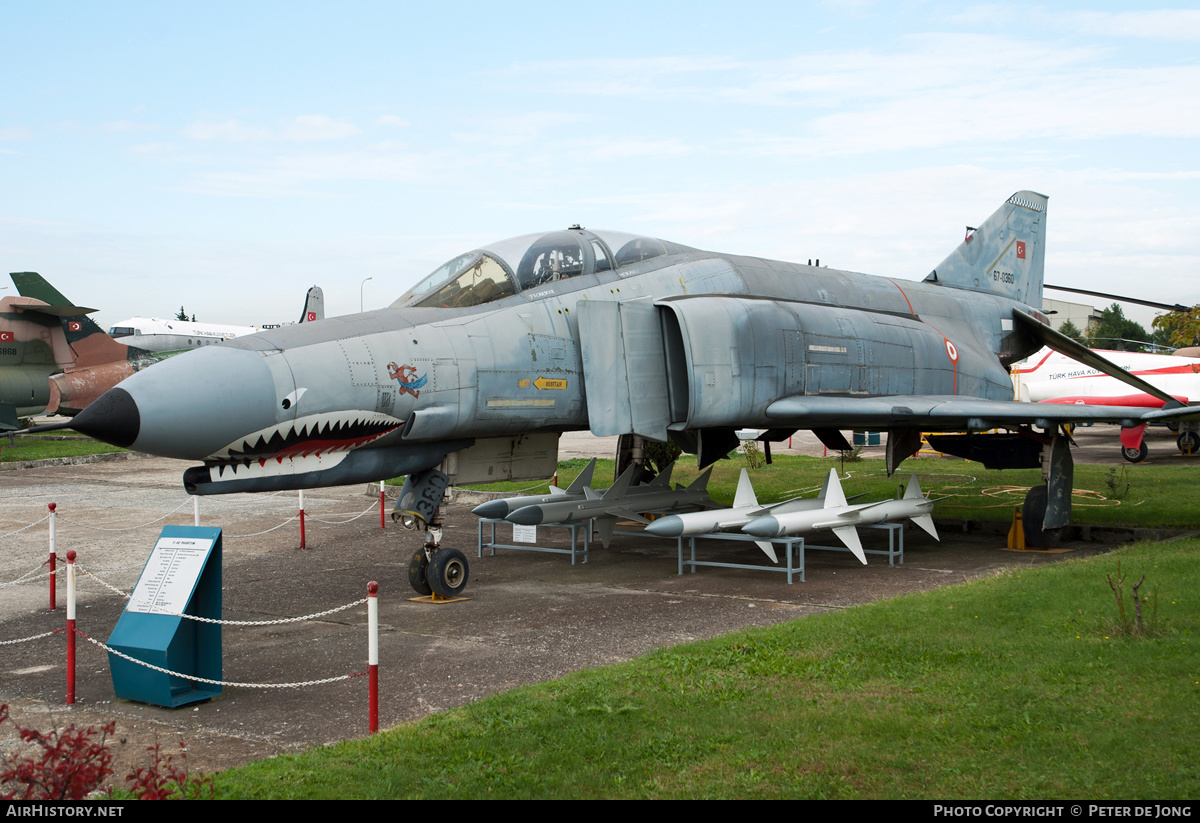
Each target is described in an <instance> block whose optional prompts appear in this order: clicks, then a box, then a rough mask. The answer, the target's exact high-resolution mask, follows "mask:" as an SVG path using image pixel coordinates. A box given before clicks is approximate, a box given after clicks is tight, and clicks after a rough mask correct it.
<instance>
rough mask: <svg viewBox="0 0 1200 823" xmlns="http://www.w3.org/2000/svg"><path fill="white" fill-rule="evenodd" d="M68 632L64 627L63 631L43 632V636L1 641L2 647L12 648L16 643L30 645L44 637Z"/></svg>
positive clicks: (36, 635) (37, 635)
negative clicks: (30, 642)
mask: <svg viewBox="0 0 1200 823" xmlns="http://www.w3.org/2000/svg"><path fill="white" fill-rule="evenodd" d="M66 630H67V627H66V626H63V627H62V628H61V629H54V630H53V631H49V632H42V633H41V634H35V635H32V636H30V637H18V638H17V639H16V640H0V646H12V645H14V644H16V643H28V642H29V641H30V640H41V639H42V638H43V637H49V636H50V635H52V634H58V633H59V632H65V631H66Z"/></svg>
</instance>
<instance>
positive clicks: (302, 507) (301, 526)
mask: <svg viewBox="0 0 1200 823" xmlns="http://www.w3.org/2000/svg"><path fill="white" fill-rule="evenodd" d="M300 548H302V549H303V548H304V489H301V490H300Z"/></svg>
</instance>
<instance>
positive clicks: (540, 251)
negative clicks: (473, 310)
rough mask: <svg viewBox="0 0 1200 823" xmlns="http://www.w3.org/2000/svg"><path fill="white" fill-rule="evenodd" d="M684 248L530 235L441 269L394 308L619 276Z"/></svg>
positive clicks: (648, 240)
mask: <svg viewBox="0 0 1200 823" xmlns="http://www.w3.org/2000/svg"><path fill="white" fill-rule="evenodd" d="M682 248H683V247H682V246H679V245H677V244H675V243H668V242H666V241H663V240H658V239H655V238H653V237H638V236H637V235H633V234H625V233H623V232H616V231H597V232H590V231H585V230H583V229H579V228H571V229H567V230H566V231H552V232H550V233H549V234H526V235H524V236H522V237H514V238H512V239H510V240H501V241H500V242H498V243H492V244H491V245H489V246H484V247H483V248H482V249H476V250H475V251H470V252H467V253H466V254H461V255H459V256H458V257H455V258H454V259H453V260H451V261H450V262H448V263H446V264H444V265H442V266H440V267H439V268H438V269H437V270H436V271H434V272H433V274H431V275H429V276H428V277H426V278H425V279H424V280H422V281H421V282H419V283H417V285H415V286H413V287H412V288H411V289H409V290H408V291H407V292H405V293H404V295H403V296H401V297H400V299H399V300H397V301H396V302H395V303H393V304H392V305H393V306H422V307H438V308H463V307H466V306H478V305H480V304H482V303H490V302H492V301H493V300H499V299H500V298H502V297H508V296H509V295H512V294H516V293H517V292H521V291H529V290H531V289H534V288H536V287H538V286H542V285H545V284H547V283H557V282H558V281H560V280H566V279H568V278H571V277H578V276H580V275H585V274H598V273H601V272H606V271H617V272H618V273H619V272H620V270H621V269H623V268H625V267H626V266H631V265H633V264H634V263H640V262H641V261H643V260H649V259H651V258H654V257H661V256H663V255H666V254H672V253H674V252H677V251H680V250H681V249H682Z"/></svg>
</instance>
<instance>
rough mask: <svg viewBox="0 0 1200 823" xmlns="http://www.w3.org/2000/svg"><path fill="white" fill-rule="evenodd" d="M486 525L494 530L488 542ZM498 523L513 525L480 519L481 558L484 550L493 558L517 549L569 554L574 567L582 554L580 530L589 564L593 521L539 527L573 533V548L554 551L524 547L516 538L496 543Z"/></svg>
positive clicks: (535, 546)
mask: <svg viewBox="0 0 1200 823" xmlns="http://www.w3.org/2000/svg"><path fill="white" fill-rule="evenodd" d="M485 523H486V524H487V525H488V526H490V527H491V529H492V532H491V539H490V540H488V541H486V542H485V541H484V539H483V526H484V524H485ZM497 523H503V524H504V525H506V526H511V525H512V524H511V523H509V522H508V521H507V520H505V519H504V518H497V519H494V518H490V517H481V518H479V525H478V531H477V532H476V535H477V538H478V539H477V551H478V556H479V557H483V550H484V549H490V550H491V554H492V556H493V557H494V556H495V554H496V549H515V550H517V551H522V552H544V553H546V554H569V555H571V565H572V566H574V565H575V561H576V558H577V557H578V556H579V554H580V551H579V549H578V548H577V537H578V534H579V532H580V530H582V531H583V552H582V554H583V562H584V563H586V562H588V547H589V545H590V538H591V536H592V534H591V532H592V528H591V526H592V521H591V520H585V521H584V522H582V523H543V524H541V525H540V526H538V527H537V528H542V529H568V530H569V531H570V532H571V548H569V549H553V548H550V547H548V546H538V545H535V544H533V543H525V544H522V545H517V544H516V543H515V538H514V542H513V543H497V542H496V524H497Z"/></svg>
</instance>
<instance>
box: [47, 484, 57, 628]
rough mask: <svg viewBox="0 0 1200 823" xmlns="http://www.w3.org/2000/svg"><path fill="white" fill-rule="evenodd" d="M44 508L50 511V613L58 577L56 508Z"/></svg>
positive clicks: (52, 504)
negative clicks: (55, 540) (55, 541)
mask: <svg viewBox="0 0 1200 823" xmlns="http://www.w3.org/2000/svg"><path fill="white" fill-rule="evenodd" d="M46 507H47V508H48V509H50V611H54V609H55V607H56V593H57V590H56V588H55V580H56V578H57V577H58V575H56V574H55V573H54V570H55V568H56V567H57V566H58V550H57V549H56V548H55V546H54V510H55V509H56V508H58V504H57V503H48V504H46Z"/></svg>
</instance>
